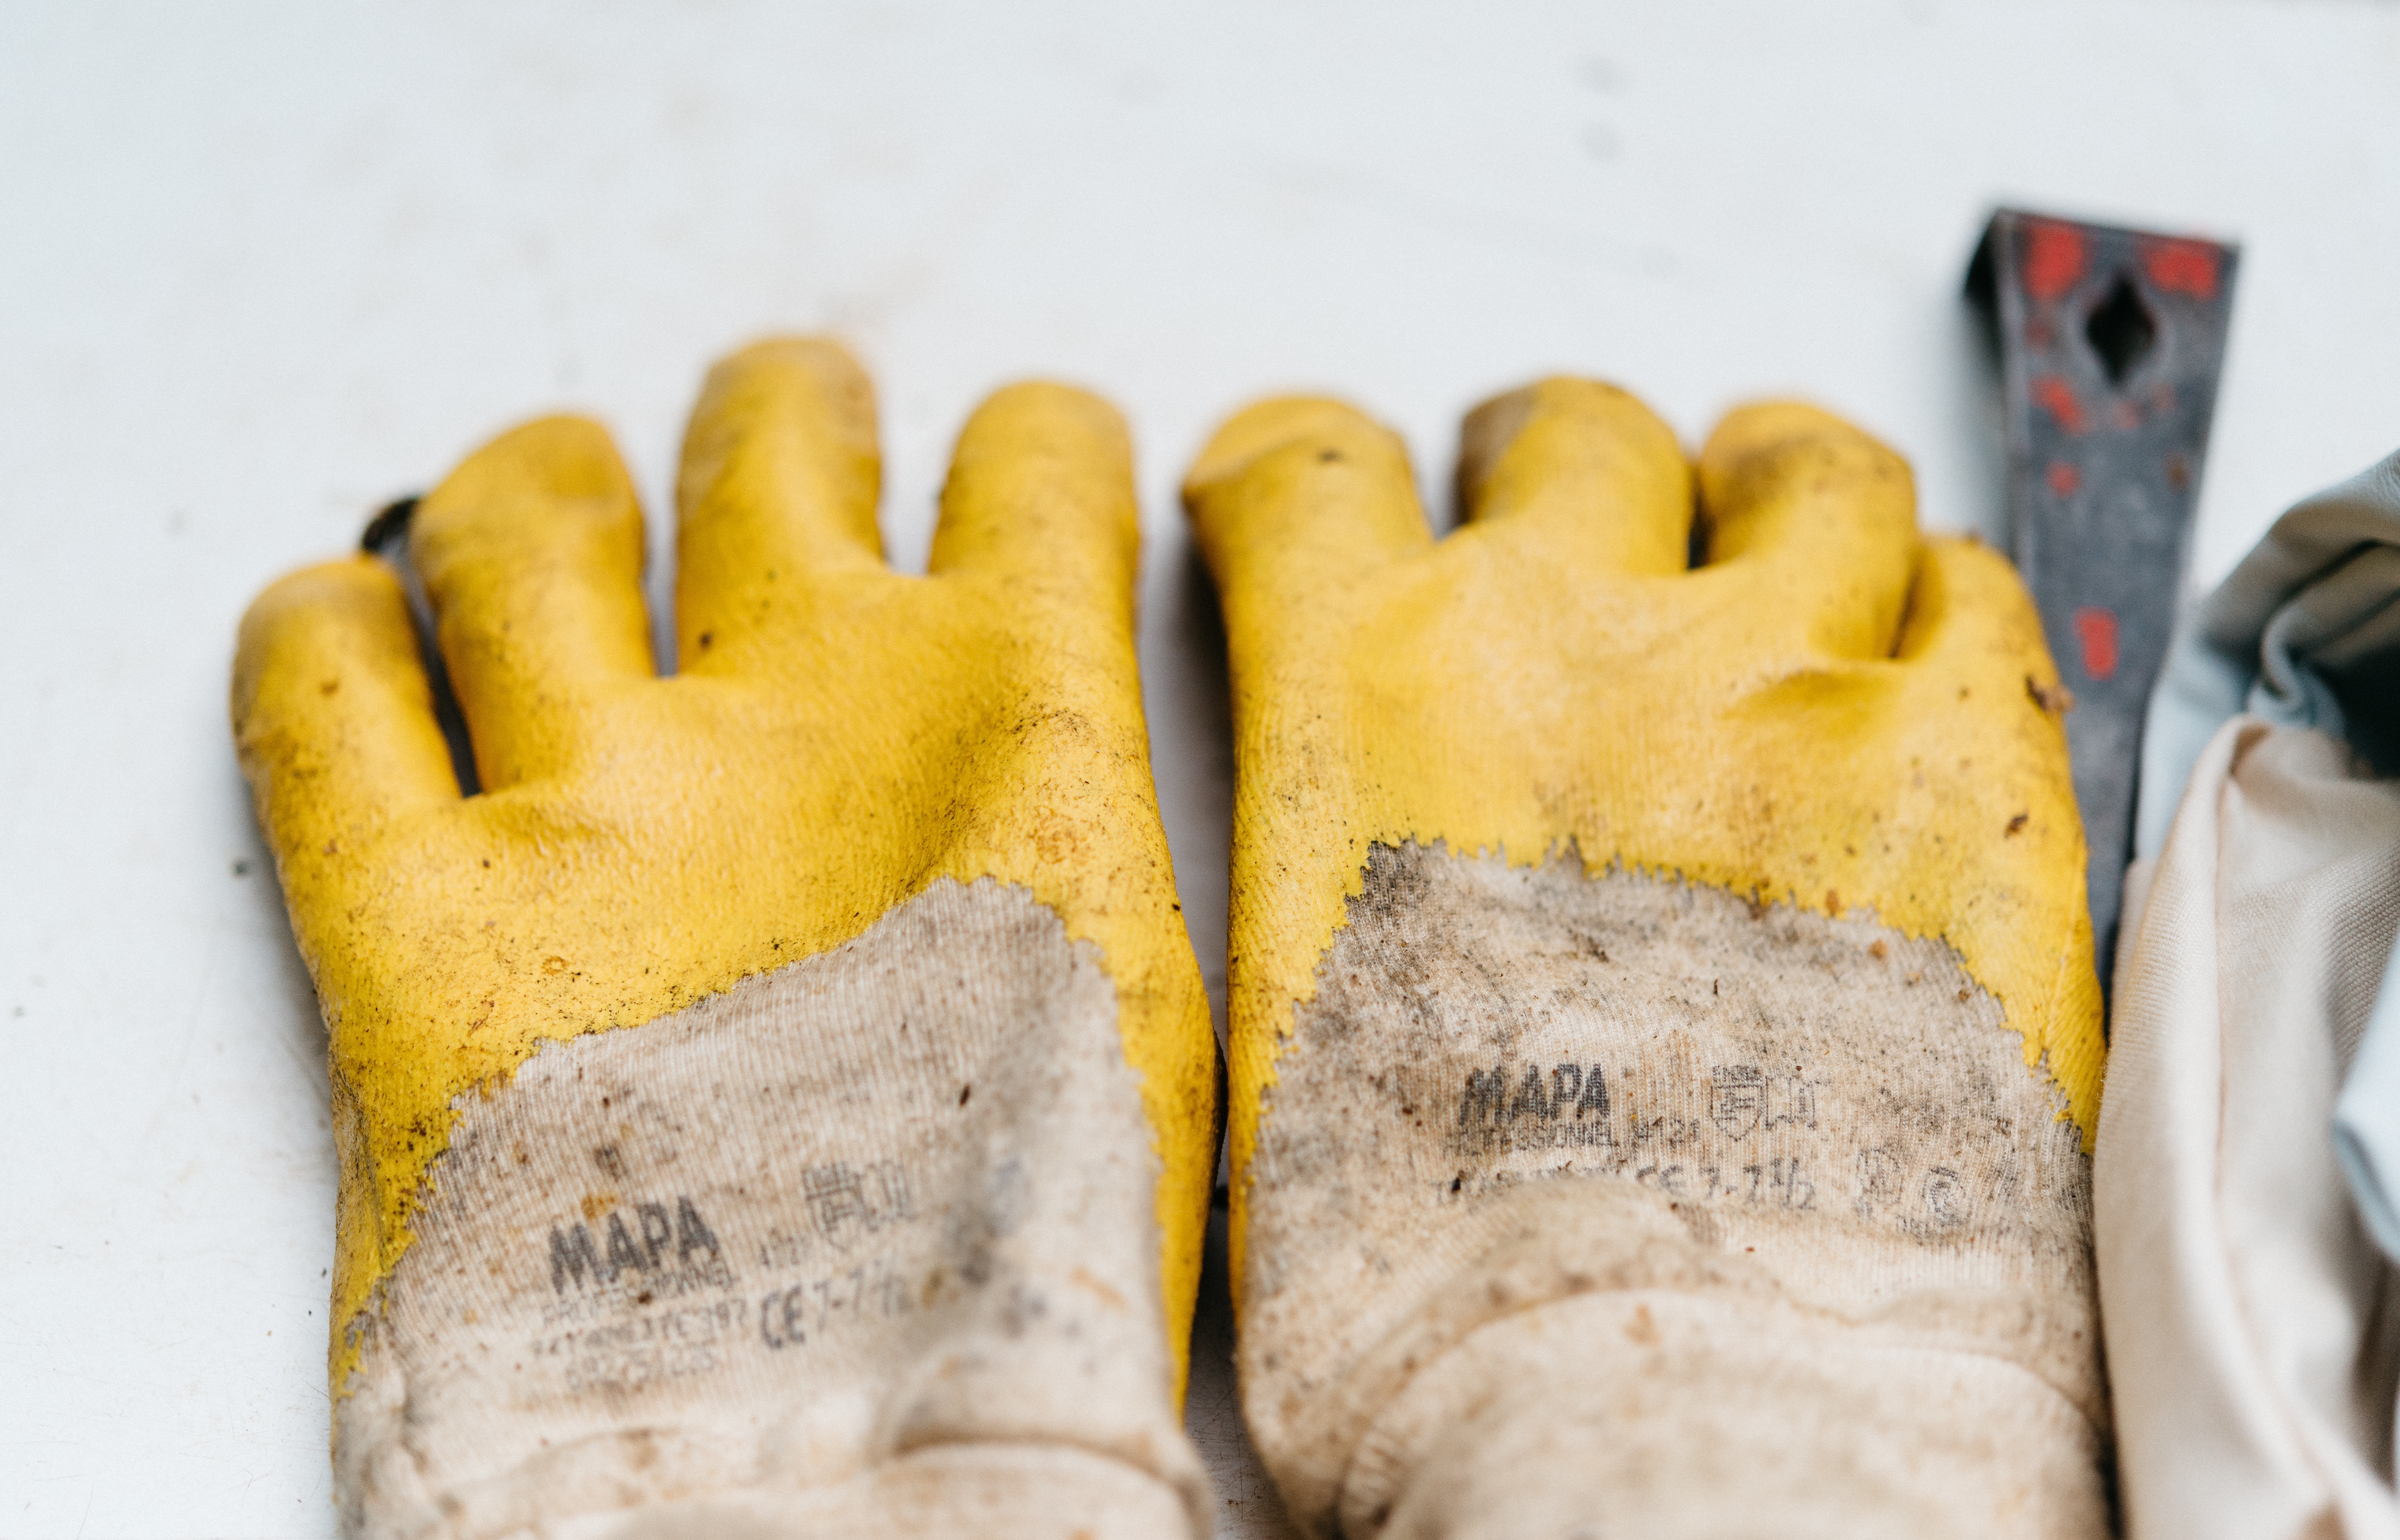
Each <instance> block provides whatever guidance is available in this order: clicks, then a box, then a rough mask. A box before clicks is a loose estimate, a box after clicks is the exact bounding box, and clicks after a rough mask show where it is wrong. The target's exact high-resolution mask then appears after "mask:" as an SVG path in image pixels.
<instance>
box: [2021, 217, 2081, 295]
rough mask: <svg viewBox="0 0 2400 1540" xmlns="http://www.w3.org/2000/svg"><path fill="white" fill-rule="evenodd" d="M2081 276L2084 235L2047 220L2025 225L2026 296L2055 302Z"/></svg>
mask: <svg viewBox="0 0 2400 1540" xmlns="http://www.w3.org/2000/svg"><path fill="white" fill-rule="evenodd" d="M2082 276H2083V232H2082V231H2080V230H2079V229H2077V228H2076V227H2075V226H2074V225H2056V224H2052V222H2051V221H2049V220H2046V219H2033V220H2027V221H2026V222H2025V293H2028V294H2031V295H2032V296H2033V297H2034V298H2036V299H2056V298H2057V297H2058V296H2059V295H2061V294H2063V293H2066V291H2068V290H2069V289H2072V288H2074V287H2075V280H2076V279H2080V278H2081V277H2082Z"/></svg>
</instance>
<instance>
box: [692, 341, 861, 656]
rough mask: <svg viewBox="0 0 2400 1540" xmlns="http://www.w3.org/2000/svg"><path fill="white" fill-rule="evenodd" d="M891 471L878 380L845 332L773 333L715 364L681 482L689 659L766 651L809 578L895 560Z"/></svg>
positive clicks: (694, 416) (694, 424)
mask: <svg viewBox="0 0 2400 1540" xmlns="http://www.w3.org/2000/svg"><path fill="white" fill-rule="evenodd" d="M882 475H883V466H882V460H881V457H880V456H879V455H878V454H877V452H876V443H875V388H874V386H873V385H872V384H871V383H870V382H869V381H868V379H867V377H866V371H865V370H864V369H862V368H860V367H859V364H858V361H857V360H856V359H853V358H852V357H851V355H850V352H849V350H848V349H847V348H843V347H842V346H841V345H840V344H839V343H838V342H834V341H831V340H830V339H827V338H824V337H776V338H770V340H768V341H765V342H760V343H755V344H753V345H752V346H750V347H748V348H743V349H742V350H741V351H740V352H738V353H735V354H733V355H732V356H731V357H730V358H727V359H724V360H722V361H719V362H718V363H717V365H716V367H715V368H713V369H711V370H710V371H709V372H708V382H707V384H706V385H704V386H703V387H702V389H701V395H700V403H699V404H698V405H697V406H695V407H693V408H692V414H691V425H690V427H689V429H686V431H685V433H684V441H683V467H682V470H681V473H680V474H679V476H678V477H677V481H676V488H675V501H676V506H677V509H678V513H679V518H678V523H677V528H676V535H675V540H676V548H675V549H676V556H675V634H676V637H677V647H678V651H677V656H678V658H679V659H680V666H681V667H682V669H683V670H684V672H686V673H702V674H705V673H720V672H732V671H736V670H738V669H740V668H741V667H742V666H743V664H744V663H745V662H756V661H763V657H762V654H761V651H760V648H761V647H762V639H763V637H764V636H765V635H766V634H767V633H768V632H769V631H770V629H771V628H772V627H773V626H774V624H775V622H776V620H777V619H778V618H779V617H787V616H788V615H790V614H791V613H792V612H793V607H794V606H796V605H798V604H799V603H801V602H803V601H802V595H803V594H804V593H805V588H806V581H807V579H809V578H810V577H811V576H814V575H819V574H824V573H832V572H844V571H852V572H855V571H873V572H880V571H881V570H883V539H882V536H881V534H880V532H879V531H878V530H877V528H876V524H875V507H876V500H877V498H878V497H879V496H880V491H881V486H882Z"/></svg>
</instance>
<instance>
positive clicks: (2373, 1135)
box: [2125, 453, 2400, 1258]
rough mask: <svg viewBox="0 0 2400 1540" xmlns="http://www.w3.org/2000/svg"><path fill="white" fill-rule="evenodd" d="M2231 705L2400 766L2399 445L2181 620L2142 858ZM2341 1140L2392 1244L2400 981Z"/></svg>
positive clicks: (2139, 818)
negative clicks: (2338, 740) (2331, 738)
mask: <svg viewBox="0 0 2400 1540" xmlns="http://www.w3.org/2000/svg"><path fill="white" fill-rule="evenodd" d="M2237 712H2247V713H2248V714H2250V715H2253V716H2257V717H2259V718H2261V719H2262V720H2265V721H2268V722H2272V723H2275V724H2277V725H2279V726H2283V727H2295V728H2314V729H2318V730H2319V731H2322V732H2327V733H2331V734H2333V735H2335V736H2337V737H2340V738H2346V739H2348V740H2349V741H2350V744H2351V746H2352V748H2353V749H2355V750H2356V751H2357V752H2358V753H2359V754H2360V755H2362V756H2364V757H2365V758H2366V760H2367V762H2368V763H2369V764H2371V765H2373V766H2374V767H2375V768H2376V769H2377V770H2378V771H2379V772H2380V773H2382V774H2385V775H2393V774H2400V453H2394V454H2393V455H2392V456H2390V457H2388V458H2386V459H2384V460H2383V461H2382V462H2381V463H2380V464H2378V465H2375V466H2372V467H2370V468H2368V469H2367V470H2364V471H2361V472H2360V473H2359V474H2358V475H2356V476H2353V477H2352V478H2351V479H2350V480H2349V481H2346V482H2343V483H2342V484H2339V486H2334V487H2329V488H2327V489H2326V490H2325V491H2323V492H2320V493H2318V494H2317V495H2316V496H2315V497H2311V498H2309V499H2308V500H2306V501H2305V502H2302V503H2300V504H2299V505H2298V507H2296V508H2294V509H2293V510H2292V511H2290V512H2288V513H2285V514H2284V516H2283V517H2282V518H2281V519H2278V520H2276V521H2275V526H2274V527H2273V528H2272V529H2270V530H2269V531H2268V532H2267V538H2265V539H2264V540H2262V541H2260V542H2259V544H2258V547H2257V550H2255V551H2253V552H2251V553H2250V554H2249V555H2248V556H2247V557H2246V558H2244V559H2243V562H2242V564H2241V566H2237V567H2236V568H2234V570H2233V574H2232V576H2230V577H2229V578H2228V579H2226V580H2225V583H2224V585H2223V586H2222V587H2220V588H2219V589H2217V591H2216V593H2212V594H2210V595H2209V596H2208V598H2207V599H2206V600H2205V601H2204V602H2202V605H2201V606H2199V608H2198V609H2197V610H2196V611H2195V613H2194V614H2192V615H2191V616H2190V617H2189V619H2188V620H2187V621H2186V622H2185V623H2184V625H2183V626H2181V627H2180V628H2179V629H2178V631H2177V634H2176V637H2175V645H2174V647H2173V648H2172V649H2171V650H2170V651H2169V653H2168V656H2167V662H2166V667H2165V669H2164V670H2163V671H2162V672H2161V675H2160V678H2159V685H2158V689H2157V692H2156V693H2155V694H2154V695H2153V696H2152V698H2151V701H2150V713H2149V721H2148V730H2147V731H2146V732H2145V733H2144V735H2143V741H2142V784H2141V795H2140V801H2139V804H2138V810H2139V811H2138V812H2137V814H2136V817H2135V834H2134V854H2135V855H2136V856H2137V857H2155V856H2156V855H2157V854H2158V853H2159V851H2160V849H2161V847H2162V846H2163V845H2164V844H2165V842H2166V837H2167V829H2168V825H2169V824H2170V823H2172V822H2173V820H2174V818H2175V806H2176V804H2177V803H2178V802H2179V801H2180V800H2181V798H2182V797H2183V792H2184V785H2185V784H2186V782H2188V781H2189V779H2190V775H2191V770H2192V767H2193V765H2194V764H2196V763H2197V762H2198V761H2199V758H2200V756H2201V753H2202V748H2203V747H2204V746H2205V745H2206V744H2207V743H2208V741H2209V740H2210V739H2211V738H2212V737H2213V736H2215V734H2216V731H2217V730H2218V729H2220V728H2222V727H2223V726H2224V725H2225V723H2226V722H2227V720H2229V719H2230V717H2232V716H2233V715H2234V714H2236V713H2237ZM2128 888H2129V890H2134V891H2130V892H2129V893H2128V900H2129V902H2131V901H2132V900H2133V899H2134V897H2136V896H2138V889H2137V887H2136V884H2135V883H2134V881H2132V880H2129V882H2128ZM2131 920H2132V916H2131V914H2130V913H2129V915H2128V923H2127V924H2126V926H2125V934H2128V935H2130V934H2132V933H2133V931H2134V925H2133V923H2132V922H2131ZM2383 976H2385V977H2387V978H2388V977H2392V976H2394V975H2393V974H2392V972H2391V970H2390V969H2389V968H2387V969H2386V970H2385V972H2384V974H2383ZM2345 1057H2348V1055H2345ZM2334 1147H2335V1149H2336V1151H2337V1152H2339V1156H2340V1160H2341V1164H2342V1169H2343V1171H2344V1173H2345V1174H2346V1175H2347V1177H2348V1179H2349V1181H2350V1188H2351V1196H2352V1199H2353V1200H2354V1201H2355V1202H2356V1203H2357V1205H2358V1208H2359V1213H2360V1216H2361V1217H2362V1218H2363V1219H2364V1220H2366V1227H2367V1230H2368V1232H2369V1233H2371V1234H2372V1235H2373V1236H2374V1237H2375V1240H2376V1242H2377V1244H2378V1245H2380V1246H2381V1247H2382V1248H2383V1250H2384V1252H2385V1253H2386V1254H2387V1255H2390V1256H2392V1257H2394V1258H2400V1207H2395V1203H2400V991H2395V990H2386V991H2385V992H2384V997H2383V999H2382V1000H2381V1001H2380V1002H2379V1004H2378V1005H2377V1007H2376V1010H2375V1012H2374V1015H2372V1017H2370V1019H2369V1020H2368V1023H2367V1025H2366V1036H2365V1042H2364V1043H2363V1044H2362V1045H2360V1047H2359V1049H2358V1052H2357V1055H2356V1061H2355V1063H2354V1064H2353V1065H2352V1068H2351V1070H2350V1078H2349V1081H2348V1083H2346V1084H2345V1086H2344V1088H2343V1091H2342V1095H2341V1098H2340V1100H2339V1103H2338V1104H2337V1105H2336V1107H2335V1111H2334Z"/></svg>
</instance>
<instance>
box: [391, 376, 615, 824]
mask: <svg viewBox="0 0 2400 1540" xmlns="http://www.w3.org/2000/svg"><path fill="white" fill-rule="evenodd" d="M642 557H643V545H642V511H641V508H640V506H639V504H638V503H636V502H635V500H634V487H633V483H632V480H631V479H630V478H629V477H628V476H627V475H626V473H625V467H624V463H623V462H622V461H620V459H618V457H617V452H616V449H615V447H614V446H613V445H611V444H610V443H609V442H608V435H607V432H606V431H605V430H604V429H601V428H600V426H599V425H598V424H596V423H593V422H589V421H586V420H585V419H583V418H580V417H549V418H545V419H543V420H541V421H539V422H534V423H528V424H526V425H525V427H523V428H519V429H514V430H513V431H511V432H508V433H504V434H502V435H501V436H500V437H499V438H498V439H495V440H494V441H493V442H492V443H489V444H486V445H485V446H484V448H482V449H480V450H478V451H476V453H475V454H473V455H472V456H470V457H468V459H467V462H466V463H465V464H464V465H462V466H460V467H459V468H458V469H457V470H455V471H453V472H451V475H450V478H449V480H447V481H445V482H443V484H441V485H440V486H438V487H436V488H435V489H434V490H433V491H432V492H431V493H430V495H428V496H427V497H426V498H425V500H424V501H423V502H421V503H419V504H418V505H417V510H416V517H415V519H414V520H413V521H412V522H411V524H410V526H409V559H410V560H411V561H412V562H413V563H414V564H415V565H416V571H417V575H418V576H419V577H420V578H422V579H424V583H425V592H426V596H427V597H428V598H430V600H431V601H432V602H433V613H434V621H435V628H434V629H435V635H436V636H437V638H438V639H439V640H440V642H441V644H442V656H443V661H445V662H447V663H448V665H449V669H450V683H451V687H452V688H453V689H455V690H456V691H457V696H458V705H459V709H460V710H461V711H462V712H463V713H464V714H465V715H466V718H467V730H468V733H469V735H470V737H471V738H472V739H473V741H474V745H475V769H476V774H477V778H478V779H479V780H480V781H481V782H482V783H483V785H484V789H485V790H486V791H497V790H498V789H499V788H501V787H503V786H509V785H513V784H516V783H518V782H521V781H525V780H527V779H530V778H532V777H535V776H539V775H544V774H549V773H553V772H555V771H557V770H562V769H564V768H566V767H567V766H568V765H570V764H572V763H573V762H574V761H575V760H576V759H578V758H579V757H580V756H581V755H582V754H583V753H584V752H585V750H586V748H587V747H588V746H589V745H590V743H592V741H593V738H594V737H595V736H596V735H597V733H598V730H599V724H598V722H597V720H596V716H597V714H598V712H599V710H600V709H601V707H602V706H603V705H604V703H605V702H606V700H607V697H608V696H609V695H610V694H612V693H614V692H615V691H617V690H619V689H621V688H623V687H624V686H626V685H628V684H632V683H634V682H636V681H640V680H645V679H648V678H649V677H651V675H652V672H653V671H652V667H651V661H650V642H649V621H648V615H647V613H646V611H645V609H644V606H643V604H642V587H641V579H642Z"/></svg>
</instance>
